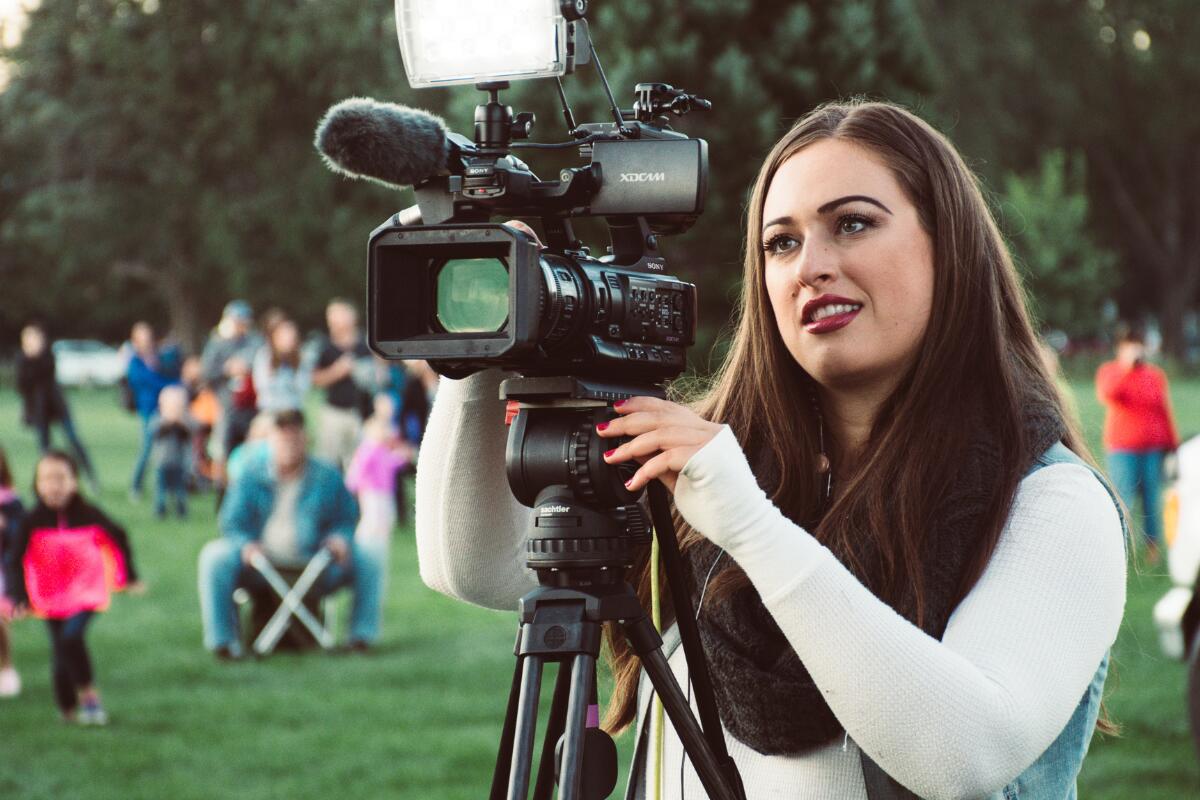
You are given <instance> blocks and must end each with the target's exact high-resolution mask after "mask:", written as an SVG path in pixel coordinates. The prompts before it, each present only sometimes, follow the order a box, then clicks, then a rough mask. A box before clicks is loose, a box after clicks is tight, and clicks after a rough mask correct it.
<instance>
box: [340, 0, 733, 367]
mask: <svg viewBox="0 0 1200 800" xmlns="http://www.w3.org/2000/svg"><path fill="white" fill-rule="evenodd" d="M454 6H455V4H454V3H445V2H440V1H439V0H396V20H397V29H398V31H399V37H400V43H401V48H402V51H403V55H404V63H405V70H406V72H407V74H408V76H409V81H410V83H411V84H412V85H413V86H414V87H424V86H441V85H450V84H458V83H474V84H475V85H476V86H477V88H479V89H481V90H483V91H485V92H487V93H488V102H487V103H485V104H482V105H479V106H478V107H477V108H476V111H475V125H474V136H473V137H472V138H470V139H468V138H466V137H465V136H462V135H459V134H457V133H453V132H449V131H447V130H446V128H445V127H444V125H443V123H442V121H441V120H440V119H438V118H437V117H434V116H433V115H431V114H428V113H426V112H423V111H419V110H416V109H410V108H405V107H403V106H397V105H394V104H385V103H377V102H375V101H372V100H365V99H361V98H357V99H353V100H348V101H345V102H343V103H340V104H338V105H337V106H335V107H334V108H332V109H331V110H330V112H329V113H328V114H327V115H326V118H325V119H324V120H323V121H322V123H321V126H320V127H319V129H318V132H317V140H316V143H317V146H318V149H320V151H321V152H322V153H323V154H324V155H325V157H326V160H327V163H329V164H330V166H331V167H332V168H333V169H334V170H335V171H338V172H341V173H343V174H348V175H351V176H353V177H366V178H368V179H372V180H375V181H378V182H381V183H385V184H387V185H392V186H405V185H411V186H413V188H414V191H415V194H416V198H417V205H416V206H415V207H413V208H411V209H407V210H405V211H402V212H400V213H398V214H396V215H394V216H393V217H392V218H391V219H389V220H388V221H387V222H385V223H384V224H383V225H381V226H379V227H378V228H377V229H376V230H375V231H373V232H372V234H371V237H370V243H369V267H368V278H367V295H368V306H367V308H368V313H367V317H368V341H369V343H370V346H371V348H372V349H373V350H374V351H375V352H377V353H379V354H380V355H382V356H384V357H386V358H392V359H427V360H428V361H430V363H431V365H432V366H433V367H434V369H436V370H437V371H438V372H440V373H442V374H444V375H448V376H451V377H461V376H464V375H467V374H470V373H472V372H475V371H478V370H481V369H484V368H487V367H501V368H504V369H508V370H513V371H516V372H519V373H521V374H523V375H526V376H556V375H572V376H577V377H581V378H589V379H597V380H620V381H622V382H634V383H638V384H644V383H658V382H662V381H665V380H668V379H670V378H673V377H675V376H676V375H678V374H679V373H680V372H682V371H683V369H684V365H685V348H686V347H688V346H689V345H691V344H692V343H693V342H694V339H695V331H696V313H697V302H696V288H695V286H693V285H692V284H690V283H686V282H684V281H681V280H679V279H678V278H675V277H672V276H670V275H669V274H667V267H666V261H665V259H664V258H663V256H662V255H661V253H660V252H659V249H658V237H659V236H660V235H664V234H675V233H681V232H683V231H686V230H687V229H688V228H689V227H690V226H691V225H692V224H693V223H694V222H695V221H696V219H697V217H698V216H699V214H700V213H701V211H702V210H703V208H704V198H705V193H706V190H707V174H708V151H707V143H706V142H704V141H703V140H701V139H695V138H690V137H688V136H685V135H683V134H681V133H678V132H676V131H673V130H671V129H670V127H669V125H668V124H667V122H668V117H667V114H668V113H673V114H675V115H682V114H685V113H687V112H688V111H690V110H691V109H692V108H695V107H700V108H708V107H710V104H709V103H708V102H707V101H705V100H702V99H701V98H699V97H696V96H694V95H690V94H687V93H686V92H683V91H680V90H677V89H675V88H673V87H671V86H668V85H666V84H661V83H643V84H638V85H637V87H636V90H635V92H636V101H635V103H634V105H633V107H632V109H624V110H623V109H619V108H618V107H617V106H616V103H615V101H614V102H613V107H612V117H613V121H612V122H604V123H593V124H583V125H576V124H575V123H574V120H573V117H572V113H571V110H570V108H569V106H568V104H567V100H566V96H565V94H564V93H563V92H562V83H561V80H558V76H561V75H562V74H564V73H567V72H572V71H574V69H575V68H576V67H577V66H579V65H582V64H584V63H588V62H589V61H590V62H592V63H594V64H595V66H596V68H597V71H598V72H599V73H600V76H601V79H602V80H603V70H602V69H601V68H600V64H599V62H598V59H597V58H596V55H595V50H594V48H593V47H592V44H591V41H590V39H589V36H588V29H587V22H586V20H585V19H583V14H584V12H585V11H586V2H585V0H565V2H560V0H520V2H515V3H504V4H496V3H473V4H472V13H476V12H479V13H482V12H481V11H480V10H481V9H483V10H486V12H487V14H488V17H489V18H488V20H486V21H480V20H478V19H475V20H474V21H473V23H472V24H471V25H469V26H465V25H461V24H460V21H461V16H460V14H459V13H458V12H459V11H461V10H457V11H456V10H455V9H454ZM485 23H486V24H485ZM531 77H555V78H556V80H558V89H559V96H560V98H561V100H562V104H563V112H564V116H565V118H566V120H567V125H568V128H569V134H570V137H571V138H570V140H568V141H566V142H563V143H557V144H537V143H533V142H528V141H526V140H528V138H529V135H530V132H531V129H532V126H533V122H534V119H533V115H532V114H531V113H527V112H522V113H518V114H514V113H513V110H512V108H511V107H510V106H507V105H504V104H503V103H502V102H501V101H500V99H499V92H500V91H501V90H503V89H506V88H508V86H509V84H508V83H507V81H508V80H512V79H524V78H531ZM604 86H605V90H606V91H607V92H608V96H609V98H610V99H611V98H612V94H611V91H608V85H607V81H605V82H604ZM562 147H571V148H577V150H578V152H579V155H580V157H581V160H583V161H584V162H585V163H584V164H582V165H581V166H578V167H572V168H568V169H564V170H562V171H561V172H560V173H559V174H558V176H557V179H556V180H548V181H543V180H540V179H539V178H538V177H537V176H536V175H535V174H534V173H533V172H532V171H531V170H530V169H529V167H528V166H526V164H525V163H524V162H523V161H521V160H520V159H519V158H517V157H516V156H515V155H513V151H514V150H518V149H530V150H533V149H551V148H562ZM584 216H592V217H603V218H605V221H606V223H607V225H608V227H609V231H610V237H611V245H610V247H609V248H608V253H607V254H606V255H604V256H602V257H600V258H594V257H592V256H591V255H590V254H589V250H588V248H587V247H585V246H584V245H583V244H582V243H581V242H580V241H578V240H577V239H576V237H575V234H574V231H573V230H572V226H571V219H572V218H574V217H584ZM496 217H501V218H505V219H507V218H513V217H526V218H529V217H533V218H538V219H540V220H541V222H542V226H543V230H544V235H545V238H546V243H545V246H540V245H539V243H538V242H537V241H536V240H534V239H532V238H531V237H529V236H527V235H526V234H525V233H523V232H522V231H520V230H517V229H515V228H514V227H510V226H506V225H502V224H497V223H495V222H492V221H491V220H493V219H494V218H496Z"/></svg>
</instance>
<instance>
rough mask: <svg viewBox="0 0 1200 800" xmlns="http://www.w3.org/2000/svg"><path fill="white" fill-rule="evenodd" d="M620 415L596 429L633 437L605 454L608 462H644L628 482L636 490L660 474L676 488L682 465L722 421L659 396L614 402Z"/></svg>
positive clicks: (605, 434)
mask: <svg viewBox="0 0 1200 800" xmlns="http://www.w3.org/2000/svg"><path fill="white" fill-rule="evenodd" d="M614 408H615V409H616V411H617V413H618V414H620V415H621V416H619V417H617V418H616V419H614V420H612V421H611V422H608V423H604V424H601V425H600V426H598V427H597V428H596V431H597V432H598V433H599V434H600V435H601V436H603V437H605V438H612V439H616V438H620V437H622V436H629V437H632V441H629V442H626V443H625V444H622V445H619V446H617V447H615V448H613V449H612V450H609V451H608V452H606V453H605V454H604V460H605V461H606V462H608V463H609V464H620V463H622V462H624V461H628V460H630V459H634V460H635V461H637V462H638V463H640V464H641V465H642V466H641V468H639V469H638V471H637V472H636V473H634V475H633V477H632V478H631V479H630V480H629V482H628V483H626V484H625V485H626V486H627V487H628V488H629V490H630V491H635V492H636V491H637V490H639V489H641V488H642V487H643V486H645V485H646V484H648V483H649V482H650V481H652V480H654V479H655V478H658V479H659V480H661V481H662V482H663V483H664V484H665V485H666V487H667V488H668V489H670V490H671V491H672V492H674V491H675V482H676V480H678V478H679V472H680V471H681V470H682V469H683V465H684V464H686V463H687V462H688V460H689V459H690V458H691V457H692V456H693V455H695V454H696V452H697V451H698V450H700V448H702V447H704V445H706V444H708V443H709V442H710V441H712V438H713V437H714V436H716V435H717V434H718V433H719V432H720V430H721V427H722V426H721V425H718V424H717V423H715V422H709V421H708V420H706V419H702V418H701V417H700V416H699V415H698V414H696V412H694V411H692V410H691V409H690V408H687V407H685V406H681V405H679V404H678V403H672V402H670V401H669V400H660V399H658V398H656V397H633V398H630V399H629V400H625V401H622V402H619V403H616V404H615V405H614Z"/></svg>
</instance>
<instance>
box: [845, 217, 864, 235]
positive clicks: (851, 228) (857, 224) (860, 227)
mask: <svg viewBox="0 0 1200 800" xmlns="http://www.w3.org/2000/svg"><path fill="white" fill-rule="evenodd" d="M871 224H872V223H871V220H869V219H867V218H866V217H853V216H848V217H842V218H841V219H839V220H838V222H837V229H838V233H842V234H851V235H852V234H855V233H862V232H863V231H865V230H866V229H867V228H869V227H871Z"/></svg>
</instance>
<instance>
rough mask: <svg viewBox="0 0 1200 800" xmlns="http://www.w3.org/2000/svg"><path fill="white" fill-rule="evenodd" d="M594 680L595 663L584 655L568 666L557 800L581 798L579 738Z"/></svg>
mask: <svg viewBox="0 0 1200 800" xmlns="http://www.w3.org/2000/svg"><path fill="white" fill-rule="evenodd" d="M564 668H565V666H564ZM595 679H596V659H595V658H593V657H592V656H590V655H588V654H587V653H579V654H577V655H576V656H575V659H574V661H573V662H572V663H571V694H570V695H569V696H568V698H567V738H566V740H565V741H564V742H563V754H562V777H561V778H560V779H559V800H579V798H580V797H582V794H581V789H580V778H581V776H582V775H583V770H582V762H583V734H584V731H585V730H586V729H587V712H588V706H589V705H590V704H591V702H592V681H594V680H595Z"/></svg>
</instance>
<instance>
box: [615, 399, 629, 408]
mask: <svg viewBox="0 0 1200 800" xmlns="http://www.w3.org/2000/svg"><path fill="white" fill-rule="evenodd" d="M628 402H629V401H628V400H618V401H617V402H615V403H613V408H620V407H621V406H623V405H625V404H626V403H628Z"/></svg>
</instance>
